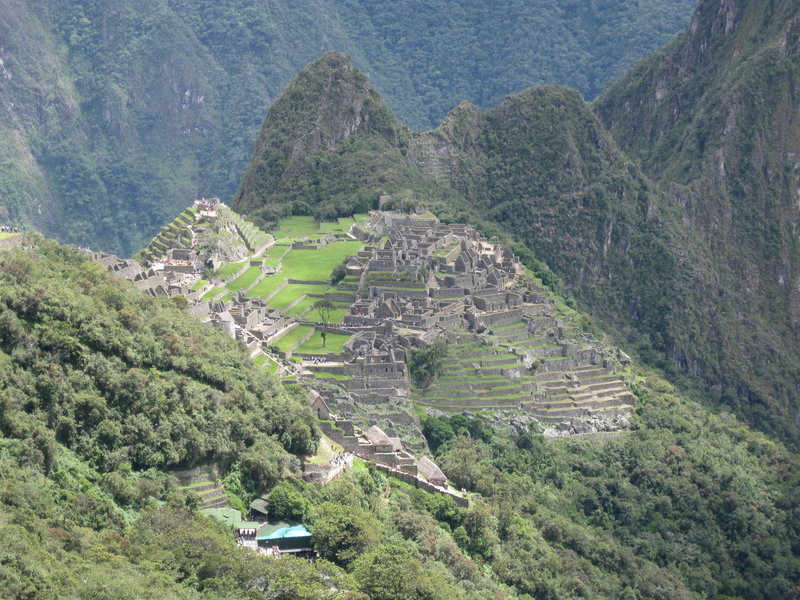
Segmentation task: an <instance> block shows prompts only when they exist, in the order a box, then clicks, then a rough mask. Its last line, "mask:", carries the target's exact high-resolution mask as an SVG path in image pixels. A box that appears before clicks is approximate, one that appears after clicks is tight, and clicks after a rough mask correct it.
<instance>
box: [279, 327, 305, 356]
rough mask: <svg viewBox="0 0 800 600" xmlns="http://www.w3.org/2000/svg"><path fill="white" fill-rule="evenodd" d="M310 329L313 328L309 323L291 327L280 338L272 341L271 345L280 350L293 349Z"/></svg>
mask: <svg viewBox="0 0 800 600" xmlns="http://www.w3.org/2000/svg"><path fill="white" fill-rule="evenodd" d="M312 329H314V328H313V327H311V326H309V325H298V326H297V327H295V328H294V329H291V330H289V331H287V332H286V333H284V334H283V335H282V336H281V337H280V338H278V340H276V341H275V342H274V343H273V345H274V346H277V348H278V350H280V351H281V352H289V351H290V350H294V347H295V346H296V345H297V344H298V343H299V342H300V340H301V339H303V337H304V336H305V335H306V334H308V332H309V331H311V330H312Z"/></svg>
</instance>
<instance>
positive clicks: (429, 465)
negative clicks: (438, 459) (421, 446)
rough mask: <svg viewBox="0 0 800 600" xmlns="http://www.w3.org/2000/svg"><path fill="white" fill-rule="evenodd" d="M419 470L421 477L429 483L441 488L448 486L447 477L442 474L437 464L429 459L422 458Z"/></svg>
mask: <svg viewBox="0 0 800 600" xmlns="http://www.w3.org/2000/svg"><path fill="white" fill-rule="evenodd" d="M417 468H418V469H419V473H420V475H422V476H423V477H424V478H425V479H427V480H428V482H429V483H432V484H433V485H438V486H441V487H445V486H447V476H446V475H445V474H444V473H442V470H441V469H440V468H439V467H438V466H437V465H436V463H435V462H433V461H432V460H431V459H429V458H428V457H426V456H423V457H422V458H420V459H419V462H418V463H417Z"/></svg>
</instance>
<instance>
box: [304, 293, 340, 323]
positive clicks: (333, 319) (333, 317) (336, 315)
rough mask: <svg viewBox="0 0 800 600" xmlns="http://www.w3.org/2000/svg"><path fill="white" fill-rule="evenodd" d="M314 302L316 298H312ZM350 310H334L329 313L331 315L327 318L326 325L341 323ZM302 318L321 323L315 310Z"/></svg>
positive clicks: (319, 316)
mask: <svg viewBox="0 0 800 600" xmlns="http://www.w3.org/2000/svg"><path fill="white" fill-rule="evenodd" d="M314 300H316V298H314ZM348 310H350V309H349V308H336V309H334V310H332V311H331V314H330V315H329V316H328V323H341V322H342V319H344V316H345V315H346V314H347V311H348ZM303 318H304V319H306V320H307V321H317V322H322V315H320V314H319V312H318V311H317V310H309V311H308V312H307V313H305V314H304V315H303Z"/></svg>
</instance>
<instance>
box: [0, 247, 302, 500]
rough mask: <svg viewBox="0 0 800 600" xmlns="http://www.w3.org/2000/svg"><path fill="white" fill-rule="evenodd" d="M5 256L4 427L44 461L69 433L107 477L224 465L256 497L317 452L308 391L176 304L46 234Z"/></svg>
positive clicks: (1, 274) (71, 443)
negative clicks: (301, 457) (298, 393)
mask: <svg viewBox="0 0 800 600" xmlns="http://www.w3.org/2000/svg"><path fill="white" fill-rule="evenodd" d="M0 264H1V265H2V268H0V281H2V285H1V286H0V367H1V368H0V378H1V379H2V391H0V398H1V399H2V407H3V410H2V411H1V414H2V431H3V433H4V434H5V435H7V436H11V437H13V438H18V439H21V440H27V442H26V443H28V444H30V445H31V446H32V447H33V448H38V450H39V451H40V452H42V453H44V454H45V456H48V454H50V453H52V452H53V450H52V448H53V445H54V443H55V442H56V441H57V442H59V443H61V444H63V445H65V446H66V447H68V448H70V449H71V450H73V451H74V452H76V453H77V454H78V455H79V456H80V457H81V458H82V459H84V460H86V461H88V462H89V463H90V464H92V465H93V466H94V468H96V469H98V470H99V471H101V472H111V471H115V470H117V469H120V468H134V469H146V468H150V467H155V468H165V467H170V466H178V465H181V466H185V465H189V466H191V465H192V464H194V463H196V462H198V461H202V460H213V461H215V462H218V463H220V464H223V465H225V466H226V469H227V468H231V469H239V471H240V472H241V475H242V477H243V480H244V481H243V483H244V484H245V485H246V486H247V487H248V488H249V489H251V490H255V491H258V490H259V488H260V487H262V486H264V485H266V484H268V483H270V482H275V481H277V480H278V479H279V478H280V477H282V476H283V475H284V472H285V471H287V470H288V472H292V471H294V470H296V469H297V468H298V466H299V465H298V464H297V462H296V461H295V460H294V459H293V458H292V457H291V456H290V455H289V454H288V453H287V452H293V453H305V452H308V451H311V450H313V449H314V448H315V447H316V443H317V433H316V431H317V430H316V426H315V424H314V421H313V417H312V416H311V413H310V411H309V409H308V407H307V406H306V405H305V402H304V399H302V398H301V399H294V398H293V397H292V396H290V395H288V394H287V393H286V392H285V391H284V390H283V388H282V387H281V386H280V385H279V384H278V383H277V382H276V381H274V380H273V379H272V378H271V376H270V375H268V374H266V373H265V372H263V371H260V370H258V369H257V368H256V366H255V365H254V364H253V363H252V361H251V360H250V359H249V356H248V355H247V354H246V353H245V352H244V350H243V349H242V348H241V347H240V346H239V345H238V344H237V343H236V342H234V341H233V340H231V339H230V338H229V337H227V336H226V335H225V334H223V333H222V332H221V331H215V330H209V328H208V327H206V326H205V325H203V324H201V323H199V322H198V321H196V320H195V319H193V318H191V317H189V316H188V315H185V314H183V313H182V312H181V311H180V310H179V309H178V308H177V307H176V306H175V305H174V304H173V303H172V302H171V301H169V300H161V299H153V298H150V297H147V296H143V295H142V294H141V293H140V292H139V291H138V290H136V289H134V288H133V287H131V286H130V284H128V283H127V282H120V281H116V280H114V279H112V278H110V276H109V275H108V274H107V273H105V272H104V271H103V269H102V267H100V266H99V265H97V264H95V263H93V262H91V261H90V260H89V259H88V258H86V257H84V256H83V255H81V254H79V253H78V252H77V251H75V250H71V249H68V248H66V247H62V246H58V245H56V244H55V243H53V242H49V241H45V240H33V245H32V246H31V247H29V248H27V249H24V250H16V251H10V252H4V253H3V254H2V255H0Z"/></svg>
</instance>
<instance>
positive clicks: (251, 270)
mask: <svg viewBox="0 0 800 600" xmlns="http://www.w3.org/2000/svg"><path fill="white" fill-rule="evenodd" d="M259 275H261V267H260V266H255V267H248V269H247V270H246V271H245V272H244V273H242V274H241V275H239V277H237V278H236V279H234V280H233V281H231V282H230V283H229V284H228V285H227V287H228V289H229V290H230V291H232V292H238V291H239V290H243V289H245V288H248V287H250V286H251V285H253V283H254V282H255V280H256V279H258V276H259Z"/></svg>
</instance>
